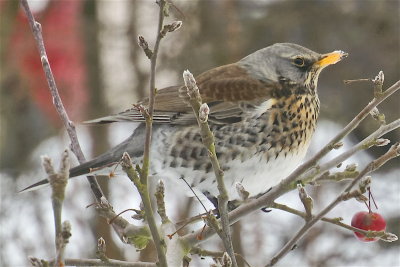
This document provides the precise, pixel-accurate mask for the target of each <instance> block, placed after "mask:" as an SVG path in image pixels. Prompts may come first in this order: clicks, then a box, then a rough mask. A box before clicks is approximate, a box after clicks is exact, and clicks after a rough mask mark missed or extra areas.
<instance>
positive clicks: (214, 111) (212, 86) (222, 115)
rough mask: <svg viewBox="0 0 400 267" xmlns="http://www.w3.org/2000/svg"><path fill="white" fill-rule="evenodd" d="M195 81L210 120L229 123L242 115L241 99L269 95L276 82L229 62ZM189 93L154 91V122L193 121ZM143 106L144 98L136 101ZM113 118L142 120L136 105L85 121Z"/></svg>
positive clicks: (258, 100) (259, 99)
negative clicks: (257, 76)
mask: <svg viewBox="0 0 400 267" xmlns="http://www.w3.org/2000/svg"><path fill="white" fill-rule="evenodd" d="M196 81H197V85H198V87H199V90H200V94H201V97H202V100H203V102H205V103H208V104H209V107H210V115H209V118H210V121H211V122H214V123H222V124H225V123H233V122H237V121H240V120H241V119H242V115H243V108H242V106H243V105H242V104H243V103H246V102H247V103H250V102H252V103H253V104H255V105H257V104H259V103H261V102H263V101H266V100H268V99H269V98H270V96H271V91H272V90H273V88H274V87H276V86H278V85H277V84H276V83H274V82H272V81H260V80H257V79H254V78H252V77H251V76H250V75H249V74H248V73H247V72H246V70H245V69H244V68H242V67H240V66H239V65H237V64H230V65H225V66H221V67H218V68H214V69H212V70H209V71H207V72H204V73H202V74H200V75H199V76H198V77H197V78H196ZM188 100H189V96H188V95H187V93H186V87H185V86H170V87H167V88H163V89H160V90H158V91H157V93H156V97H155V105H154V118H153V122H154V123H170V124H181V125H188V124H195V123H196V119H195V117H194V114H193V111H192V109H191V107H190V105H189V104H188ZM139 104H141V105H144V106H147V105H148V98H146V99H144V100H143V101H141V102H139ZM117 121H130V122H132V121H135V122H143V121H144V119H143V116H142V115H141V114H140V112H139V111H138V110H137V109H136V108H131V109H128V110H125V111H123V112H121V113H118V114H116V115H111V116H107V117H103V118H100V119H95V120H92V121H88V122H87V123H110V122H117Z"/></svg>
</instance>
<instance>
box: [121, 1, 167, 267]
mask: <svg viewBox="0 0 400 267" xmlns="http://www.w3.org/2000/svg"><path fill="white" fill-rule="evenodd" d="M157 3H158V5H159V13H158V14H159V15H158V27H157V37H156V42H155V44H154V49H153V52H152V53H149V52H148V51H147V53H146V55H147V56H149V57H150V88H149V90H150V91H149V106H148V112H147V113H146V114H143V116H144V117H145V122H146V134H145V142H144V152H143V165H142V168H141V171H140V181H138V182H137V183H135V185H136V186H137V187H138V191H139V193H140V195H141V198H142V201H143V205H144V208H145V216H146V220H147V223H148V224H149V228H150V231H151V235H152V237H153V240H154V244H155V247H156V250H157V256H158V260H159V263H160V266H162V267H164V266H165V267H166V266H167V259H166V256H165V248H164V246H165V241H164V240H163V239H162V238H161V237H160V234H159V232H158V229H157V224H156V221H155V218H154V213H153V209H152V207H151V201H150V195H149V190H148V176H149V169H150V151H151V150H150V148H151V139H152V134H153V113H154V100H155V94H156V86H155V79H156V65H157V56H158V50H159V47H160V42H161V39H162V38H163V35H162V34H161V32H162V29H163V25H164V17H165V15H166V13H167V12H168V11H167V10H166V8H167V6H166V1H165V0H159V1H157ZM139 45H140V46H141V47H142V48H143V49H144V50H145V52H146V50H149V49H148V45H147V42H146V41H145V40H144V38H143V37H141V38H139ZM146 47H147V49H146ZM124 156H125V155H124ZM129 161H130V158H129Z"/></svg>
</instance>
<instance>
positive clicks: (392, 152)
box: [267, 143, 400, 266]
mask: <svg viewBox="0 0 400 267" xmlns="http://www.w3.org/2000/svg"><path fill="white" fill-rule="evenodd" d="M399 155H400V145H399V143H396V144H395V145H393V146H392V147H391V148H390V149H389V151H388V152H386V153H385V154H384V155H382V156H380V157H379V158H377V159H376V160H373V161H371V162H370V163H369V164H368V165H367V166H366V167H365V168H364V169H363V170H362V171H361V172H360V174H359V175H358V176H357V177H356V178H355V179H354V180H353V181H352V182H351V183H350V184H349V185H348V186H347V187H346V188H345V190H344V191H343V192H342V193H341V194H340V195H339V196H338V197H337V198H336V199H335V200H333V201H332V202H331V203H330V204H329V205H328V206H327V207H326V208H325V209H323V210H322V211H321V212H319V213H318V214H317V215H316V216H315V217H313V218H312V219H311V220H309V221H307V222H306V224H305V225H304V226H303V227H302V228H301V229H300V230H299V231H298V232H297V233H296V234H295V235H294V236H293V237H292V239H290V240H289V241H288V242H287V243H286V244H285V246H284V247H283V248H282V249H281V250H280V251H279V252H278V253H277V254H276V255H275V256H274V257H272V259H271V261H270V262H269V264H268V265H267V266H273V265H275V264H276V263H277V262H278V261H279V260H280V259H281V258H283V257H284V256H285V255H286V254H287V253H288V252H289V251H290V250H291V248H292V247H293V246H294V245H295V244H296V243H297V242H298V241H299V240H300V239H301V238H302V237H303V236H304V234H306V233H307V232H308V230H310V228H311V227H312V226H313V225H314V224H315V223H316V222H318V221H319V220H321V218H322V217H324V216H325V215H326V214H327V213H328V212H329V211H331V210H332V209H333V208H334V207H336V206H337V205H338V204H339V203H340V202H342V201H343V200H344V198H343V197H344V196H346V195H347V194H348V193H349V192H350V190H351V189H352V188H353V186H354V185H355V184H356V183H358V182H359V181H360V180H361V179H362V178H363V177H364V176H365V175H367V174H369V173H370V172H372V171H375V170H377V169H379V168H380V167H381V166H382V165H384V164H385V163H386V162H387V161H389V160H390V159H393V158H395V157H398V156H399Z"/></svg>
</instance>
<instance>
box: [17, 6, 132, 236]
mask: <svg viewBox="0 0 400 267" xmlns="http://www.w3.org/2000/svg"><path fill="white" fill-rule="evenodd" d="M20 2H21V6H22V8H23V9H24V11H25V14H26V16H27V18H28V21H29V25H30V27H31V30H32V32H33V36H34V38H35V41H36V45H37V47H38V50H39V54H40V58H41V61H42V66H43V70H44V73H45V76H46V80H47V83H48V86H49V89H50V93H51V95H52V98H53V103H54V106H55V108H56V110H57V112H58V114H59V116H60V118H61V120H62V122H63V124H64V126H65V128H66V130H67V133H68V135H69V138H70V140H71V150H72V152H73V153H74V154H75V156H76V157H77V159H78V161H79V163H81V164H82V163H84V162H85V161H86V159H85V156H84V155H83V152H82V150H81V147H80V144H79V141H78V136H77V134H76V130H75V126H74V124H73V122H72V121H70V120H69V118H68V114H67V112H66V110H65V108H64V105H63V103H62V100H61V98H60V95H59V93H58V89H57V85H56V82H55V79H54V76H53V73H52V71H51V67H50V63H49V61H48V59H47V54H46V49H45V45H44V41H43V36H42V29H41V26H40V23H38V22H36V21H35V19H34V17H33V15H32V12H31V10H30V8H29V5H28V3H27V0H20ZM87 179H88V181H89V184H90V188H91V190H92V192H93V194H94V196H95V198H96V200H97V205H95V206H96V210H97V211H98V212H99V213H100V214H101V215H102V216H103V217H105V218H106V219H107V220H111V219H112V218H114V217H115V216H116V214H115V212H114V211H113V209H112V206H111V205H110V203H109V202H108V200H107V198H106V197H105V196H104V194H103V192H102V190H101V188H100V186H99V184H98V183H97V180H96V178H95V177H94V176H87ZM115 221H116V222H118V223H113V225H112V226H113V228H114V230H115V231H116V233H117V234H118V236H119V237H120V238H121V240H123V233H124V229H125V228H126V227H127V226H128V225H129V223H128V222H127V221H126V220H124V219H123V218H121V217H120V218H118V220H115ZM132 227H134V226H133V225H132Z"/></svg>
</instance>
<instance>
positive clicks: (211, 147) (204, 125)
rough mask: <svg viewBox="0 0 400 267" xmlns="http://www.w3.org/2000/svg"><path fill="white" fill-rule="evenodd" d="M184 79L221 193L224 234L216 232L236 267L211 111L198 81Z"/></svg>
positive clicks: (184, 73)
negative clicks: (210, 118) (209, 116)
mask: <svg viewBox="0 0 400 267" xmlns="http://www.w3.org/2000/svg"><path fill="white" fill-rule="evenodd" d="M183 79H184V81H185V86H186V88H187V94H188V95H189V103H190V105H191V106H192V109H193V112H194V114H195V116H196V119H197V123H198V125H199V127H200V134H201V140H202V142H203V144H204V146H205V147H206V148H207V150H208V156H209V158H210V160H211V164H212V167H213V170H214V174H215V177H216V179H217V187H218V191H219V195H218V209H219V214H220V216H221V224H222V232H220V231H218V227H216V231H217V233H218V232H219V233H220V237H221V239H222V241H223V243H224V246H225V249H226V251H227V252H228V255H229V256H230V257H231V259H232V266H234V267H236V266H237V263H236V259H235V254H234V251H233V245H232V237H231V234H230V228H229V226H230V224H229V217H228V200H229V196H228V192H227V190H226V188H225V184H224V172H223V171H222V169H221V167H220V165H219V162H218V159H217V155H216V152H215V144H214V135H213V133H212V132H211V130H210V126H209V125H208V122H207V120H208V114H209V112H210V109H209V107H208V106H207V104H206V103H204V104H202V100H201V96H200V92H199V88H198V87H197V84H196V80H195V79H194V77H193V75H192V74H191V73H190V72H189V71H188V70H186V71H184V72H183Z"/></svg>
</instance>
